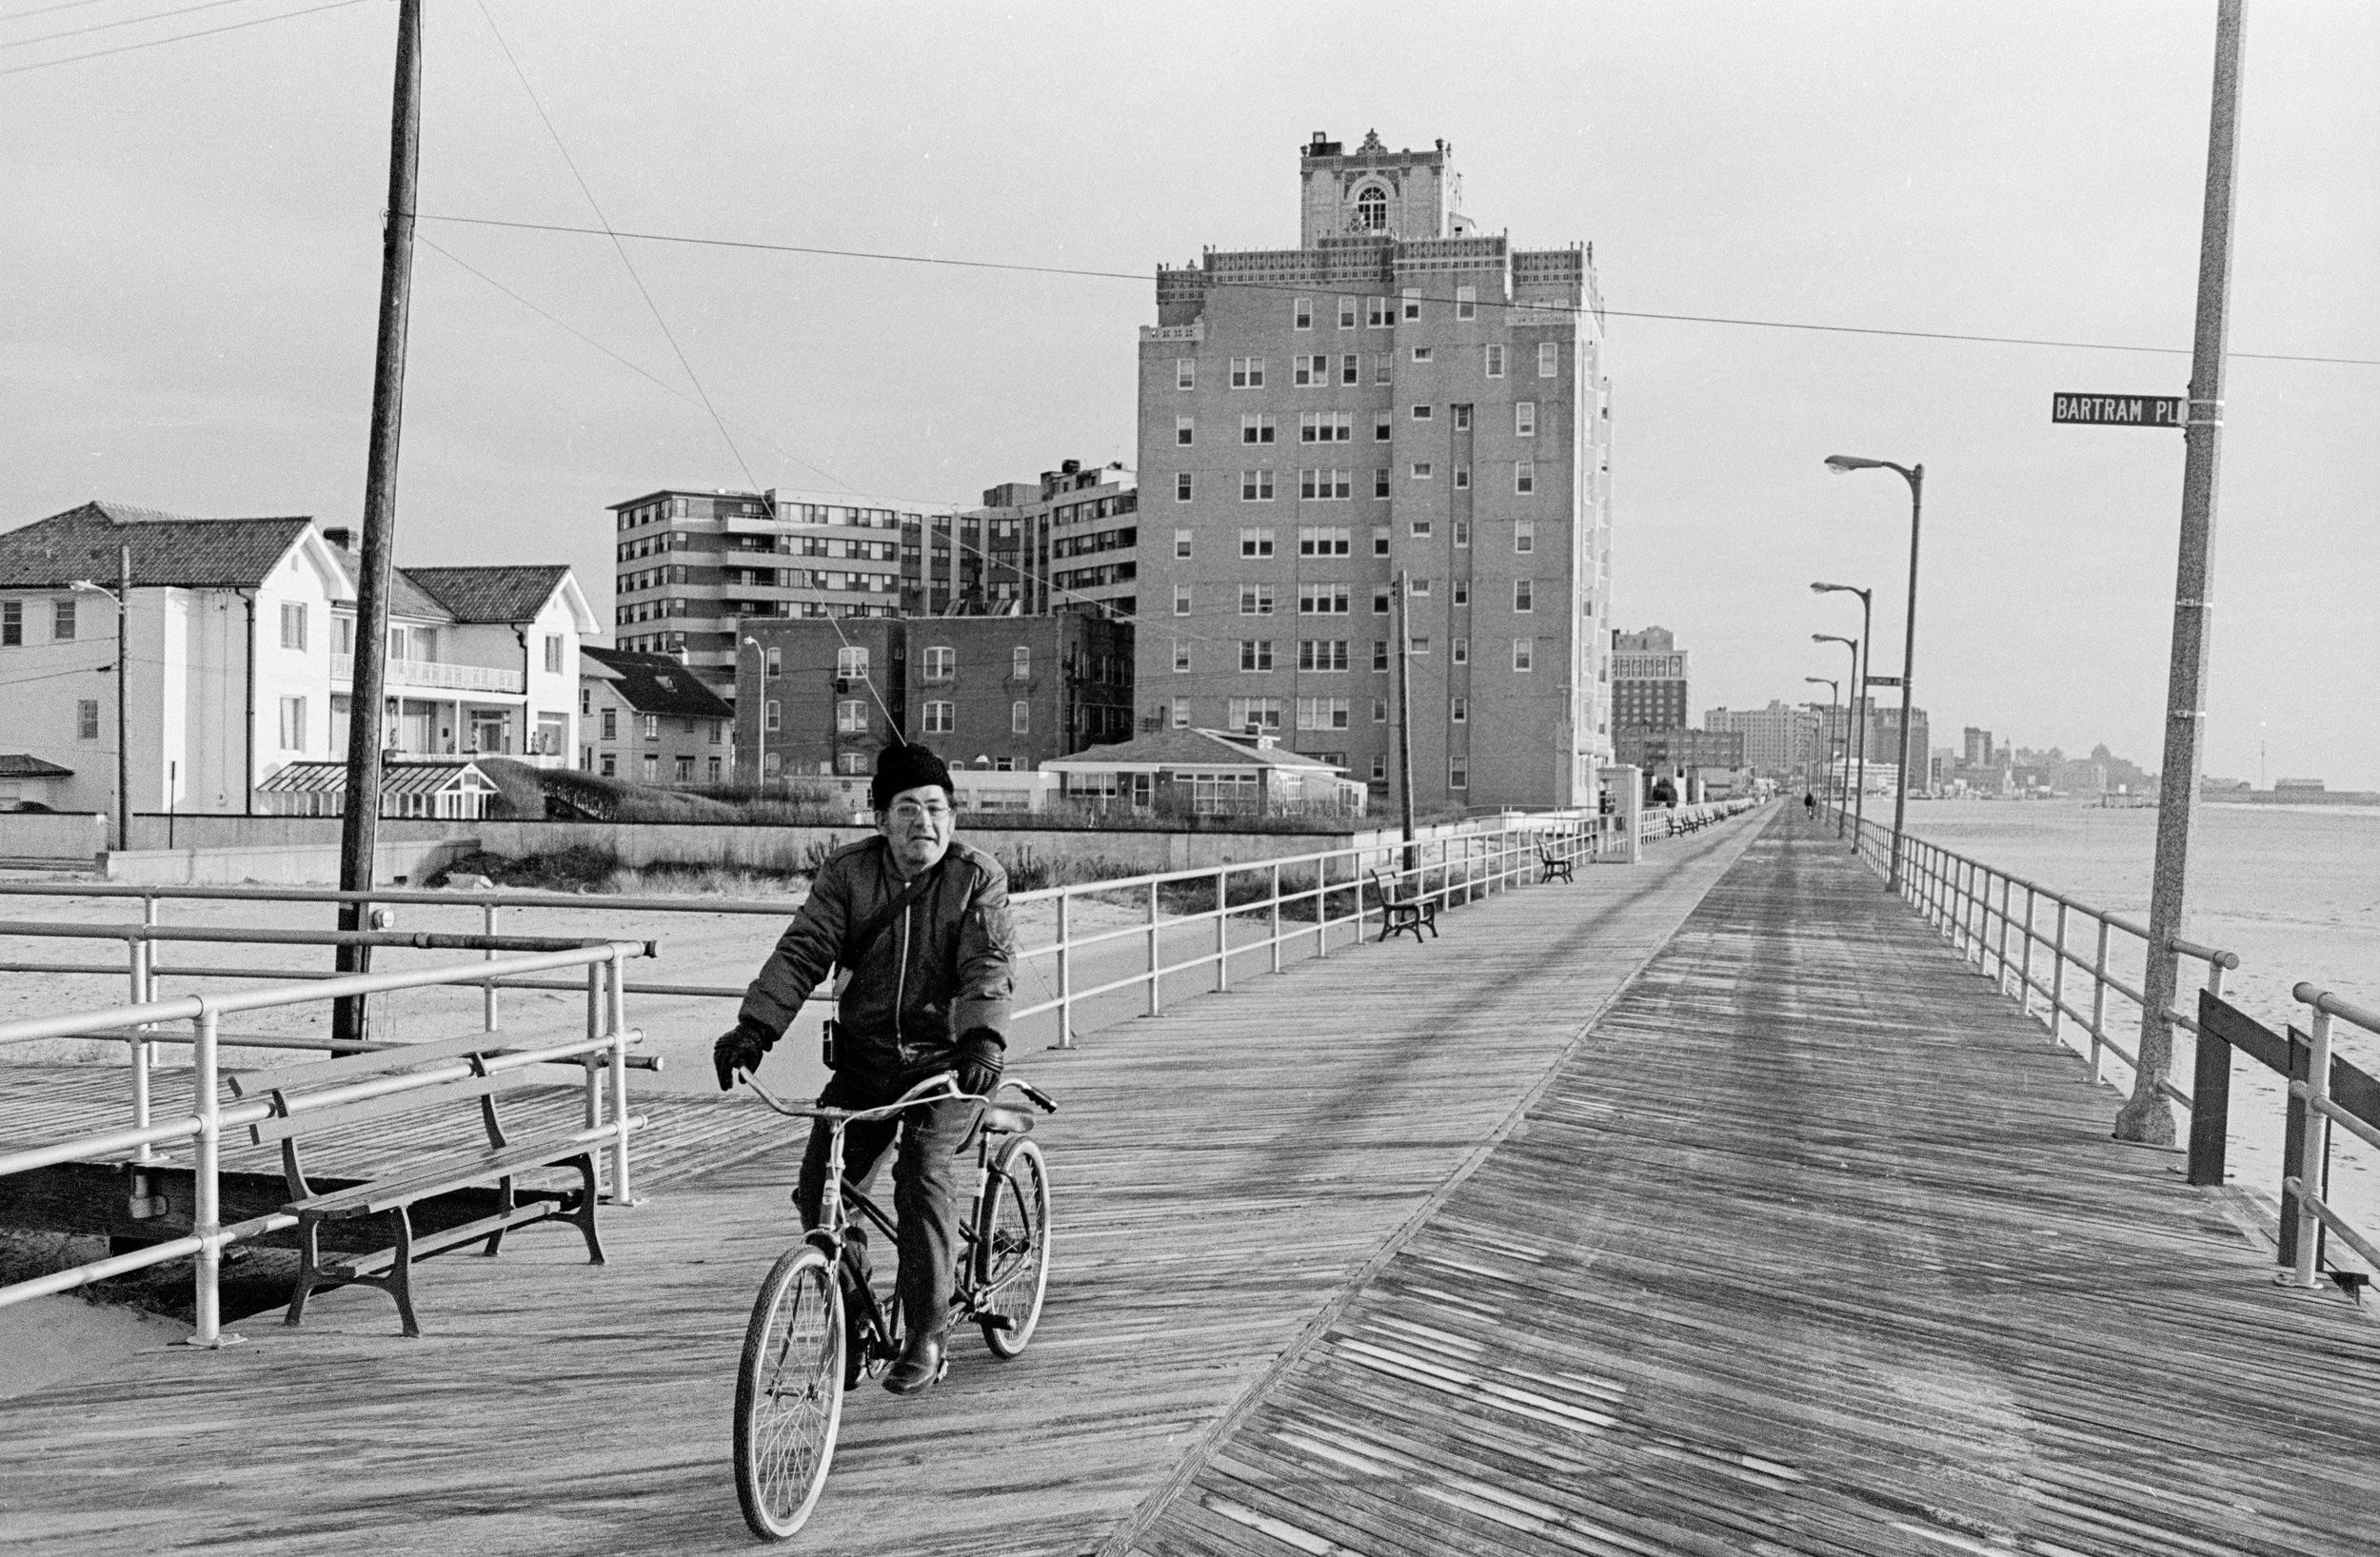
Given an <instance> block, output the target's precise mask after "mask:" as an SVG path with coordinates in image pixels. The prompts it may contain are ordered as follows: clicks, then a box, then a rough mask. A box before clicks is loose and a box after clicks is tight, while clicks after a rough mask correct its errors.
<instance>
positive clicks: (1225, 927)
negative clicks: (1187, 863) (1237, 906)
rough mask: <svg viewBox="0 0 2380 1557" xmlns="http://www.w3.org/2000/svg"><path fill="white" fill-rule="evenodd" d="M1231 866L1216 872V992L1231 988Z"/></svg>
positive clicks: (1220, 992) (1219, 992)
mask: <svg viewBox="0 0 2380 1557" xmlns="http://www.w3.org/2000/svg"><path fill="white" fill-rule="evenodd" d="M1230 884H1231V867H1230V866H1228V865H1226V866H1224V867H1222V868H1221V869H1220V870H1218V871H1217V872H1216V873H1215V993H1216V994H1218V995H1220V994H1222V993H1223V992H1224V991H1225V990H1228V989H1230V988H1231V895H1230V892H1229V891H1228V890H1227V889H1228V888H1229V886H1230Z"/></svg>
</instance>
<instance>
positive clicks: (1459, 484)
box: [1455, 465, 1471, 492]
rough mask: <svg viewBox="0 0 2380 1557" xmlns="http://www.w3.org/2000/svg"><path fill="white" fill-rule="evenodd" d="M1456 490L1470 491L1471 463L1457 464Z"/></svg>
mask: <svg viewBox="0 0 2380 1557" xmlns="http://www.w3.org/2000/svg"><path fill="white" fill-rule="evenodd" d="M1455 490H1456V491H1458V492H1468V491H1470V490H1471V467H1470V466H1469V465H1457V466H1456V467H1455Z"/></svg>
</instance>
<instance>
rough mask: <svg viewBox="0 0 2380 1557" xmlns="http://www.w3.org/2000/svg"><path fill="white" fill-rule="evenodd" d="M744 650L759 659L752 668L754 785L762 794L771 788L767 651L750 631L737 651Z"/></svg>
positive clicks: (740, 652)
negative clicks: (749, 651)
mask: <svg viewBox="0 0 2380 1557" xmlns="http://www.w3.org/2000/svg"><path fill="white" fill-rule="evenodd" d="M745 649H750V650H752V651H753V659H754V660H755V661H756V664H755V666H754V668H753V671H752V788H753V790H754V792H755V793H761V792H764V791H765V790H766V789H767V787H768V651H767V650H766V649H764V648H762V647H761V641H760V640H759V639H757V638H753V637H751V636H750V635H748V634H747V635H745V637H744V641H743V642H742V643H739V644H737V645H736V653H737V654H738V655H739V656H741V655H742V654H743V653H744V650H745Z"/></svg>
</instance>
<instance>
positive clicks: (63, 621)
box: [50, 600, 74, 643]
mask: <svg viewBox="0 0 2380 1557" xmlns="http://www.w3.org/2000/svg"><path fill="white" fill-rule="evenodd" d="M73 636H74V601H71V600H63V601H50V638H51V639H52V640H54V641H57V642H60V643H64V642H66V641H69V639H71V638H72V637H73Z"/></svg>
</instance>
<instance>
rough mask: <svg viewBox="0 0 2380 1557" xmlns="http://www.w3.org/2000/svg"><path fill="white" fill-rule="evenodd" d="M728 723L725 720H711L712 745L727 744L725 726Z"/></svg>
mask: <svg viewBox="0 0 2380 1557" xmlns="http://www.w3.org/2000/svg"><path fill="white" fill-rule="evenodd" d="M726 722H727V721H726V720H725V719H713V720H711V722H710V736H709V739H710V743H711V744H712V745H714V746H718V745H723V744H724V743H725V741H726V739H727V736H726V730H725V728H724V726H725V725H726Z"/></svg>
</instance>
